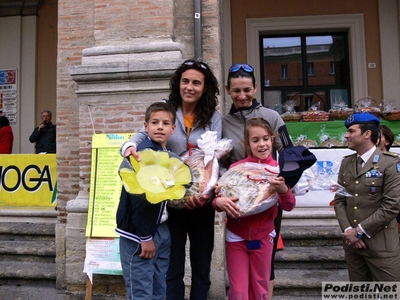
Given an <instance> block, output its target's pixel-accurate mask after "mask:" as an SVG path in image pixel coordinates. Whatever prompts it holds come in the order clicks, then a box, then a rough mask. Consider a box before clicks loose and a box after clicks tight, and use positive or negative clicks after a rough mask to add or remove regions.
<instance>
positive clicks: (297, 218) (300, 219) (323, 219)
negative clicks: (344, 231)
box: [282, 206, 338, 227]
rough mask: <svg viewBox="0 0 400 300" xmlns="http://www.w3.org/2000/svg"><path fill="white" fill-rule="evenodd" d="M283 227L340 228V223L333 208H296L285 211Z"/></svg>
mask: <svg viewBox="0 0 400 300" xmlns="http://www.w3.org/2000/svg"><path fill="white" fill-rule="evenodd" d="M282 226H283V227H284V226H338V221H337V219H336V215H335V211H334V209H333V207H332V206H325V207H295V208H294V209H293V210H292V211H289V212H288V211H283V215H282Z"/></svg>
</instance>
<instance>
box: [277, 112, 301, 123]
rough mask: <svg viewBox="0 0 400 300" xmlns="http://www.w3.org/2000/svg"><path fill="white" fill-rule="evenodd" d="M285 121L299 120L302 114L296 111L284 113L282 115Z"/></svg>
mask: <svg viewBox="0 0 400 300" xmlns="http://www.w3.org/2000/svg"><path fill="white" fill-rule="evenodd" d="M281 117H282V119H283V121H284V122H299V121H300V119H301V114H300V113H298V112H296V113H284V114H282V115H281Z"/></svg>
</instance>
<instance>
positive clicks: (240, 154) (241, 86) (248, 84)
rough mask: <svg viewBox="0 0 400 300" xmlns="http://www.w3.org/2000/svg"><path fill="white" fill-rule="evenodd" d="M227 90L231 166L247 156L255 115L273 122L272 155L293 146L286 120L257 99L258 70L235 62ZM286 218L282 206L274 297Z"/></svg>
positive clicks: (224, 123) (225, 125)
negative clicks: (249, 130) (247, 138)
mask: <svg viewBox="0 0 400 300" xmlns="http://www.w3.org/2000/svg"><path fill="white" fill-rule="evenodd" d="M225 89H226V92H227V93H228V95H230V97H231V99H232V102H233V103H232V106H231V109H230V110H229V113H228V114H227V115H226V116H225V117H224V118H223V120H222V136H223V137H224V138H228V139H231V140H233V145H234V147H233V150H232V151H231V153H230V157H229V159H228V166H227V167H229V165H230V164H232V163H235V162H237V161H239V160H241V159H244V158H245V157H246V153H245V147H244V144H243V141H244V136H243V135H244V124H245V123H246V121H247V120H249V119H251V118H264V119H265V120H267V121H268V122H269V124H270V125H271V129H272V131H273V132H274V136H275V137H276V138H275V147H274V149H273V150H272V151H271V154H272V157H273V158H275V159H276V150H277V151H279V152H280V151H281V150H282V149H283V148H285V147H289V146H293V144H292V141H291V139H290V136H289V133H288V131H287V128H286V125H285V122H284V121H283V119H282V117H281V116H280V114H279V113H278V112H276V111H275V110H273V109H269V108H266V107H263V106H262V105H261V104H260V103H259V102H257V100H256V99H255V98H254V95H255V94H256V91H257V83H256V78H255V76H254V69H253V67H252V66H251V65H248V64H235V65H233V66H231V67H230V68H229V74H228V80H227V84H226V86H225ZM281 221H282V210H281V209H280V208H278V215H277V217H276V219H275V231H276V237H275V239H274V252H273V255H272V265H271V278H270V279H271V281H270V288H269V291H270V295H269V297H268V299H270V300H271V299H272V293H273V286H274V279H275V272H274V259H275V252H276V250H277V245H278V239H279V234H280V228H281Z"/></svg>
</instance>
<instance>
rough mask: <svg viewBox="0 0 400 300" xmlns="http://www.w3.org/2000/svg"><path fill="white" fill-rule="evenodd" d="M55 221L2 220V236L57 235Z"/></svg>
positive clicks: (0, 232) (0, 233)
mask: <svg viewBox="0 0 400 300" xmlns="http://www.w3.org/2000/svg"><path fill="white" fill-rule="evenodd" d="M55 232H56V228H55V224H54V223H29V222H23V223H16V222H0V236H2V235H6V236H9V235H17V236H18V235H22V236H53V237H54V236H55Z"/></svg>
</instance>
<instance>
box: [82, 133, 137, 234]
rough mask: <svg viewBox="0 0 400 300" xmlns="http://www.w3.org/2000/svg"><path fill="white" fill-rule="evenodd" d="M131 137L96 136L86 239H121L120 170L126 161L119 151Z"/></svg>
mask: <svg viewBox="0 0 400 300" xmlns="http://www.w3.org/2000/svg"><path fill="white" fill-rule="evenodd" d="M131 136H132V134H128V133H113V134H95V135H93V138H92V166H91V175H90V192H89V209H88V220H87V225H86V236H87V237H117V236H118V235H117V234H116V233H115V226H116V223H115V215H116V212H117V207H118V201H119V196H120V194H121V189H122V182H121V179H120V177H119V175H118V169H119V166H120V164H121V162H122V160H123V158H122V157H121V155H120V153H119V149H120V147H121V145H122V144H123V143H124V142H125V141H127V140H129V139H130V138H131Z"/></svg>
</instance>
